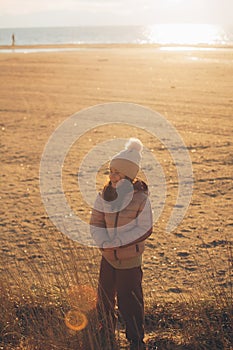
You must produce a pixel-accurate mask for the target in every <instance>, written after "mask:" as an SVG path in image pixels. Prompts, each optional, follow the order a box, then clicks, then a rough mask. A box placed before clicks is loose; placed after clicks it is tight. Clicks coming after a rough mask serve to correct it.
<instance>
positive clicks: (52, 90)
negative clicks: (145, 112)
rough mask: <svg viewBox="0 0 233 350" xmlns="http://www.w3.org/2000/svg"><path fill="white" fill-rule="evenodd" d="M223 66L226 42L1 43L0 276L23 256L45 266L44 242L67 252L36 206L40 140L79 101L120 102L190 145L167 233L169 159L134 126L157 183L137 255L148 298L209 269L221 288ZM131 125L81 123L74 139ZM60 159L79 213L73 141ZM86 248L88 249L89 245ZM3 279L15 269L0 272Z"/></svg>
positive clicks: (226, 209)
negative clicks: (188, 190) (178, 46)
mask: <svg viewBox="0 0 233 350" xmlns="http://www.w3.org/2000/svg"><path fill="white" fill-rule="evenodd" d="M232 77H233V50H231V49H229V50H228V49H218V50H214V49H212V50H205V49H203V50H196V49H195V48H194V49H193V50H191V49H189V50H183V51H182V50H172V51H170V50H169V49H168V48H166V50H161V49H159V48H156V47H153V46H151V47H150V46H147V47H140V46H138V47H137V46H134V47H122V48H121V47H119V46H115V47H114V46H110V47H107V46H106V47H103V46H101V47H93V48H91V47H88V48H86V49H85V47H84V48H82V49H81V50H79V51H74V52H49V53H48V52H38V53H26V54H24V53H1V52H0V81H1V84H0V116H1V125H0V132H1V160H2V167H1V214H2V220H1V246H0V251H1V271H0V273H1V275H2V276H4V277H6V272H7V273H8V272H9V271H11V269H15V268H17V269H18V270H19V271H20V272H21V276H24V278H27V264H28V262H30V264H34V266H35V269H37V271H40V272H41V273H43V268H45V269H46V271H47V272H48V273H50V275H51V276H53V273H54V271H55V270H56V264H55V263H53V264H52V263H51V262H52V261H53V256H54V252H57V253H58V254H59V249H61V250H62V252H63V253H64V254H66V252H67V254H69V250H68V249H67V248H65V247H66V245H67V242H66V239H65V238H64V242H63V238H61V237H60V235H58V233H57V231H56V228H55V227H54V225H53V224H52V222H51V221H50V220H49V219H48V217H47V213H46V211H45V208H44V206H43V203H42V200H41V196H40V188H39V166H40V160H41V156H42V152H43V149H44V147H45V144H46V142H47V141H48V139H49V137H50V135H51V134H52V133H53V131H54V130H55V128H56V127H58V126H59V125H60V123H62V122H63V121H64V120H66V119H67V118H68V117H69V116H71V115H72V114H74V113H75V112H78V111H80V110H82V109H84V108H88V107H90V106H94V105H96V104H101V103H107V102H131V103H135V104H140V105H142V106H145V107H148V108H151V109H152V110H154V111H157V112H159V113H161V114H162V115H163V116H165V117H166V118H167V120H168V121H169V122H171V123H172V124H173V126H174V127H175V128H176V129H177V131H178V132H179V134H180V135H181V136H182V138H183V140H184V142H185V144H186V146H187V148H188V150H189V153H190V157H191V160H192V166H193V173H194V187H193V196H192V200H191V202H190V205H189V207H188V210H187V212H186V215H185V217H184V219H183V221H182V223H181V224H180V225H179V226H178V227H177V228H176V229H175V230H174V231H173V232H172V233H166V232H165V224H166V222H167V220H168V218H169V215H170V213H171V209H172V206H173V205H174V198H175V195H176V193H177V174H176V170H175V167H174V166H173V164H172V161H171V159H169V156H168V155H167V154H168V153H167V151H166V149H163V147H161V145H159V143H158V141H156V140H153V138H151V137H149V136H148V134H146V133H144V132H142V131H140V130H134V132H135V134H136V136H138V137H140V138H141V139H142V142H143V143H144V144H145V145H146V146H147V147H148V148H149V149H153V150H154V151H153V152H154V153H155V155H156V156H157V157H158V159H159V161H160V163H161V165H162V167H163V170H164V172H165V174H166V180H167V186H168V189H167V191H168V193H167V198H166V205H165V209H164V211H163V213H162V215H161V217H160V218H159V220H158V222H157V223H155V225H154V232H153V235H152V236H151V237H150V239H149V240H148V243H147V249H146V253H145V255H144V289H145V295H146V297H148V298H149V297H152V298H153V299H154V300H155V302H156V301H157V300H161V299H162V300H166V299H168V300H175V299H177V298H180V297H183V296H188V295H190V293H191V294H192V293H195V291H196V290H197V286H202V285H203V290H206V293H207V294H208V291H207V289H208V288H207V284H208V283H207V282H206V281H207V280H208V279H209V280H212V281H213V283H214V285H215V286H216V287H220V289H221V290H223V289H225V288H228V287H229V283H230V282H229V274H230V273H231V272H230V269H229V262H230V261H229V260H230V255H229V242H231V243H232V226H233V221H232V199H233V191H232V189H233V186H232V164H233V158H232V154H233V143H232V126H233V123H232V110H233V108H232V107H233V81H232ZM82 122H83V123H85V121H84V120H83V121H82ZM131 131H132V130H127V129H126V130H125V129H124V128H119V127H118V128H115V129H114V130H112V129H111V128H106V130H102V132H99V133H96V134H88V135H86V139H85V140H84V142H82V143H80V144H79V146H78V149H79V150H80V152H81V153H80V154H85V152H86V151H88V149H90V148H91V147H93V146H94V145H95V144H98V142H99V141H101V140H104V137H106V138H111V137H113V134H114V135H116V136H119V137H121V136H125V137H128V136H131V135H129V133H130V132H131ZM89 139H90V140H91V141H90V140H89ZM88 140H89V141H88ZM69 159H70V160H71V162H66V165H65V170H64V171H65V176H64V178H65V179H66V180H65V181H66V184H65V185H64V188H65V190H66V191H67V196H68V198H69V200H70V202H71V203H72V206H73V207H74V208H75V210H76V212H77V214H80V215H81V216H82V217H86V219H88V215H89V208H88V207H86V206H85V203H82V200H80V198H78V195H77V183H76V180H74V179H75V175H76V173H75V172H76V170H77V168H78V164H79V158H78V156H77V154H75V153H74V152H73V153H72V154H71V155H70V158H69ZM58 237H59V244H58V242H57V240H58ZM49 240H50V241H49ZM51 247H54V251H52V250H53V249H52V250H51ZM63 248H64V249H63ZM65 249H67V250H65ZM77 249H80V247H78V245H77ZM92 253H93V252H92V250H91V251H89V252H88V253H87V254H89V255H90V256H92ZM80 254H81V253H80ZM93 254H95V255H94V260H95V259H96V261H98V259H99V254H98V252H96V251H95V253H93ZM80 256H81V255H80ZM21 264H22V265H21ZM84 264H85V261H84ZM80 265H81V263H80ZM86 265H87V264H86ZM89 265H90V266H89V268H90V271H91V270H92V269H93V278H95V277H96V276H97V271H98V269H95V266H94V265H95V264H94V263H90V264H89ZM82 268H83V265H82ZM82 268H81V267H80V271H81V270H82ZM56 273H59V272H57V270H56ZM90 273H92V272H90ZM51 278H52V277H51ZM9 283H12V284H13V283H15V281H11V278H10V277H9ZM30 283H33V281H30ZM205 283H206V284H205Z"/></svg>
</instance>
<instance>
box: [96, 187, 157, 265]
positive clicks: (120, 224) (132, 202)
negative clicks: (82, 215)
mask: <svg viewBox="0 0 233 350" xmlns="http://www.w3.org/2000/svg"><path fill="white" fill-rule="evenodd" d="M121 208H122V209H120V210H118V209H117V208H114V207H113V206H112V202H108V201H105V200H104V199H103V193H99V195H98V196H97V198H96V202H95V205H94V208H93V210H92V215H91V221H90V224H91V232H92V236H93V238H94V240H95V243H96V245H97V246H98V247H99V248H100V249H101V252H102V254H103V256H104V257H105V258H106V259H107V260H110V261H114V260H115V261H116V260H127V259H131V258H133V257H137V256H140V255H141V254H142V253H143V251H144V249H145V239H146V238H147V237H149V235H150V234H151V233H152V212H151V205H150V201H149V197H148V191H147V186H146V185H145V184H144V183H143V182H142V181H138V182H136V183H135V184H134V191H133V192H131V193H127V194H126V195H125V196H124V200H123V202H122V203H121ZM105 242H117V243H115V244H114V243H113V244H112V246H111V247H108V248H103V246H104V243H105Z"/></svg>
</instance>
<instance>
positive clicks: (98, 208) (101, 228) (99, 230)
mask: <svg viewBox="0 0 233 350" xmlns="http://www.w3.org/2000/svg"><path fill="white" fill-rule="evenodd" d="M90 231H91V235H92V237H93V239H94V241H95V243H96V246H97V247H99V248H102V247H103V243H104V242H106V241H109V235H108V232H107V229H106V223H105V215H104V209H103V202H102V198H101V194H98V196H97V198H96V200H95V204H94V208H93V209H92V213H91V219H90Z"/></svg>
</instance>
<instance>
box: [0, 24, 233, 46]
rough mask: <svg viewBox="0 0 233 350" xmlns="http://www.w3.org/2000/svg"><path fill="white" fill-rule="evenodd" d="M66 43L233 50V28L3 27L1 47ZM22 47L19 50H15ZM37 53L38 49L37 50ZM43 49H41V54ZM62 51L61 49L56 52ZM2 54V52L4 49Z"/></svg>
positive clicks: (160, 25) (156, 25)
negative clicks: (154, 45) (152, 45)
mask: <svg viewBox="0 0 233 350" xmlns="http://www.w3.org/2000/svg"><path fill="white" fill-rule="evenodd" d="M12 34H14V37H15V45H17V46H18V45H25V46H26V45H28V46H31V45H63V44H157V45H160V46H163V45H165V46H166V45H181V46H182V45H183V46H187V45H191V46H199V47H207V48H208V47H218V48H219V47H225V48H230V47H233V25H228V26H220V25H214V24H191V23H183V24H155V25H147V26H86V27H43V28H0V46H4V45H11V44H12ZM17 49H18V50H20V48H15V50H17ZM34 50H35V48H34ZM39 50H43V49H41V48H38V49H37V51H39ZM56 50H58V49H56ZM0 51H2V50H0Z"/></svg>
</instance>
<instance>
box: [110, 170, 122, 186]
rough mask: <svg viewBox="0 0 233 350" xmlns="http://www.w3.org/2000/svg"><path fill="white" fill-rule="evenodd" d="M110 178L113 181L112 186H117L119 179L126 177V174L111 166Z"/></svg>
mask: <svg viewBox="0 0 233 350" xmlns="http://www.w3.org/2000/svg"><path fill="white" fill-rule="evenodd" d="M109 179H110V181H111V183H112V187H113V188H116V185H117V183H118V181H120V180H121V179H125V175H124V174H122V173H120V172H119V171H118V170H117V169H115V168H110V174H109Z"/></svg>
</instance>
